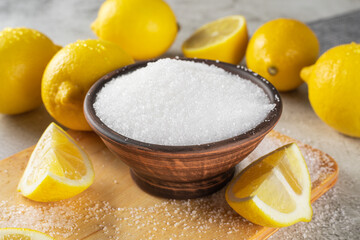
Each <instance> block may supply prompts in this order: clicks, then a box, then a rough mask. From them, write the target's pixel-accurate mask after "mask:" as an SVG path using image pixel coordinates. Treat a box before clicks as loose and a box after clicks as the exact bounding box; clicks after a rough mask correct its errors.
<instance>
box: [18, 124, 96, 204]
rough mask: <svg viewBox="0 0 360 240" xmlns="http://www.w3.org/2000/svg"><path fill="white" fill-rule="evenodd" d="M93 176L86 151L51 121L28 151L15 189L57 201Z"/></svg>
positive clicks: (78, 190)
mask: <svg viewBox="0 0 360 240" xmlns="http://www.w3.org/2000/svg"><path fill="white" fill-rule="evenodd" d="M94 176H95V174H94V170H93V167H92V164H91V161H90V159H89V158H88V156H87V154H86V153H85V152H84V151H83V150H82V149H81V148H80V146H78V145H77V144H76V142H75V141H74V140H73V139H72V138H71V137H70V136H69V135H68V134H67V133H66V132H65V131H64V130H62V129H61V128H60V127H59V126H57V125H56V124H55V123H51V124H50V125H49V126H48V128H47V129H46V130H45V132H44V133H43V135H42V136H41V138H40V140H39V142H38V143H37V145H36V147H35V149H34V151H33V153H32V154H31V157H30V160H29V162H28V165H27V167H26V169H25V172H24V174H23V176H22V178H21V180H20V183H19V185H18V191H19V192H21V193H22V195H24V196H25V197H27V198H29V199H32V200H35V201H39V202H49V201H57V200H62V199H67V198H70V197H73V196H75V195H77V194H79V193H81V192H82V191H84V190H85V189H87V188H88V187H89V186H90V185H91V184H92V183H93V181H94Z"/></svg>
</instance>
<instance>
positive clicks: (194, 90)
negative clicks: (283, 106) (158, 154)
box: [94, 59, 274, 146]
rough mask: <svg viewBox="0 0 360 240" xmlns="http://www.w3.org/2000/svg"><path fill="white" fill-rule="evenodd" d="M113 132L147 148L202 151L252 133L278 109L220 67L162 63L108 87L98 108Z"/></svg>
mask: <svg viewBox="0 0 360 240" xmlns="http://www.w3.org/2000/svg"><path fill="white" fill-rule="evenodd" d="M94 108H95V111H96V114H97V116H98V117H99V118H100V119H101V120H102V121H103V122H104V123H105V124H106V125H107V126H108V127H110V128H111V129H113V130H114V131H116V132H118V133H120V134H122V135H124V136H126V137H128V138H131V139H135V140H138V141H142V142H147V143H153V144H161V145H173V146H174V145H175V146H176V145H197V144H204V143H210V142H215V141H219V140H224V139H227V138H231V137H234V136H237V135H239V134H242V133H244V132H246V131H248V130H251V129H252V128H254V127H255V126H257V125H258V124H259V123H261V122H262V121H263V120H264V119H265V117H266V116H267V114H268V113H269V112H270V111H271V110H272V109H273V108H274V104H270V103H269V99H268V97H267V95H266V94H265V93H264V91H263V90H262V89H261V88H259V87H258V86H256V85H255V84H254V83H252V82H250V81H248V80H245V79H242V78H240V77H239V76H236V75H233V74H230V73H228V72H226V71H224V70H223V69H221V68H218V67H216V66H208V65H206V64H203V63H195V62H189V61H181V60H173V59H161V60H158V61H156V62H153V63H149V64H147V66H146V67H144V68H141V69H138V70H136V71H134V72H132V73H129V74H127V75H123V76H120V77H118V78H115V79H113V80H111V81H110V82H109V83H107V84H106V85H105V86H104V87H103V89H101V90H100V91H99V93H98V95H97V98H96V101H95V103H94Z"/></svg>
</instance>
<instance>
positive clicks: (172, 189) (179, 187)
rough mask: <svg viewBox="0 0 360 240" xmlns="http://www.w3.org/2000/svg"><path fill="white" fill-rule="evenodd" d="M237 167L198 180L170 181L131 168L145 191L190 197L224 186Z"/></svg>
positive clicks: (159, 195) (160, 194)
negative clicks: (145, 174)
mask: <svg viewBox="0 0 360 240" xmlns="http://www.w3.org/2000/svg"><path fill="white" fill-rule="evenodd" d="M234 172H235V168H232V169H230V170H228V171H227V172H225V173H223V174H220V175H218V176H215V177H213V178H210V179H206V180H202V181H198V182H170V181H163V180H160V179H154V178H149V177H146V176H143V175H141V174H138V173H137V172H136V171H134V170H132V169H130V174H131V177H132V178H133V180H134V181H135V183H136V184H137V185H138V186H139V187H140V188H141V189H142V190H144V191H145V192H147V193H149V194H151V195H155V196H158V197H164V198H173V199H189V198H198V197H203V196H206V195H209V194H212V193H214V192H216V191H218V190H220V189H221V188H223V187H224V186H225V185H226V184H227V183H228V182H229V181H230V180H231V179H232V177H233V175H234Z"/></svg>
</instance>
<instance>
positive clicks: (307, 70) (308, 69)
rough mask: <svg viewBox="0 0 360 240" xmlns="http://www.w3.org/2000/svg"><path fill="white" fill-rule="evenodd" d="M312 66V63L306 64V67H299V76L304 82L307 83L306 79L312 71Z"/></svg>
mask: <svg viewBox="0 0 360 240" xmlns="http://www.w3.org/2000/svg"><path fill="white" fill-rule="evenodd" d="M313 68H314V65H311V66H307V67H304V68H303V69H301V71H300V77H301V79H302V80H303V81H304V82H306V83H307V81H308V79H309V78H310V75H311V73H312V71H313Z"/></svg>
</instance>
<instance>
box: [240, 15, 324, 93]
mask: <svg viewBox="0 0 360 240" xmlns="http://www.w3.org/2000/svg"><path fill="white" fill-rule="evenodd" d="M318 55H319V41H318V39H317V37H316V35H315V34H314V32H313V31H312V30H311V29H310V28H309V27H308V26H307V25H305V24H304V23H302V22H300V21H297V20H295V19H285V18H279V19H275V20H272V21H269V22H267V23H265V24H264V25H262V26H261V27H259V28H258V29H257V30H256V31H255V33H254V35H253V36H252V37H251V39H250V41H249V45H248V48H247V50H246V64H247V66H248V68H250V69H251V70H253V71H254V72H256V73H258V74H260V75H261V76H263V77H264V78H266V79H267V80H269V81H270V82H271V83H272V84H273V85H274V86H275V87H276V88H277V89H278V90H279V91H290V90H294V89H296V88H297V87H299V86H300V85H301V84H302V83H303V81H302V80H301V78H300V70H301V69H302V68H303V67H305V66H308V65H311V64H313V63H315V61H316V59H317V57H318Z"/></svg>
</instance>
